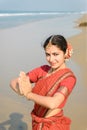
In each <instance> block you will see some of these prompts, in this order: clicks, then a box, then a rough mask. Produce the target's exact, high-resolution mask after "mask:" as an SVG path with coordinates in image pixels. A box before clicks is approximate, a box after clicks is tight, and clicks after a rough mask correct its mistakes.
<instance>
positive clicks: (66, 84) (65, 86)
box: [58, 77, 76, 108]
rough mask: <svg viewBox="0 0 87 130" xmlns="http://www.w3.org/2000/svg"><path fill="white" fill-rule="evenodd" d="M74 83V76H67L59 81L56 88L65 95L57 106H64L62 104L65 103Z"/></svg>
mask: <svg viewBox="0 0 87 130" xmlns="http://www.w3.org/2000/svg"><path fill="white" fill-rule="evenodd" d="M75 84H76V78H75V77H68V78H66V79H64V80H63V81H62V82H61V83H60V87H59V89H58V92H59V93H61V94H62V95H63V96H64V97H65V99H64V101H63V102H62V103H61V104H60V105H59V106H58V108H63V107H64V105H65V104H66V100H67V97H68V95H69V94H70V93H71V92H72V90H73V88H74V86H75Z"/></svg>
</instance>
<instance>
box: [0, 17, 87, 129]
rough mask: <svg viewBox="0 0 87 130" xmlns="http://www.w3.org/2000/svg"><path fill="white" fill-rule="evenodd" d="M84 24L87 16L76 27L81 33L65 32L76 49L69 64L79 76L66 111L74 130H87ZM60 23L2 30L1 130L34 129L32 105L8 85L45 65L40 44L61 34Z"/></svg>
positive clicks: (86, 55)
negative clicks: (25, 73) (12, 80)
mask: <svg viewBox="0 0 87 130" xmlns="http://www.w3.org/2000/svg"><path fill="white" fill-rule="evenodd" d="M83 22H87V14H85V15H82V16H81V17H80V18H79V19H76V21H75V26H74V27H73V28H75V29H77V30H78V31H79V32H78V33H77V34H75V35H73V36H68V35H67V34H66V33H65V34H66V35H65V36H66V37H67V40H68V41H69V42H70V43H71V44H72V46H73V49H74V53H73V56H72V58H71V60H70V61H67V64H68V65H69V67H70V68H71V69H72V70H73V71H74V73H75V74H76V77H77V84H76V86H75V89H74V90H73V92H72V94H71V95H70V98H69V100H68V102H67V104H66V106H65V108H64V113H65V115H66V116H68V117H70V118H71V120H72V124H71V130H87V103H86V99H87V86H86V77H87V74H86V70H87V26H79V24H80V23H83ZM55 23H56V25H55V26H53V24H55ZM57 24H58V19H57V18H55V19H52V20H49V19H48V20H43V21H38V22H35V23H29V24H25V25H22V26H18V27H14V28H9V29H2V30H0V45H1V49H0V59H1V70H0V71H1V74H0V77H1V79H0V80H1V83H0V91H1V93H0V103H1V105H0V106H1V107H0V130H31V115H30V112H31V110H32V108H33V103H32V102H31V101H30V102H29V101H27V100H26V99H25V98H24V97H21V96H19V95H17V94H16V93H14V92H13V91H12V90H11V88H10V86H9V84H10V80H11V79H13V78H15V77H17V76H18V74H19V72H20V71H21V70H23V71H25V72H27V71H28V70H29V69H32V68H34V67H36V66H38V65H42V64H45V63H46V61H45V57H44V53H43V48H41V44H42V43H43V41H44V39H46V38H47V37H48V36H49V35H51V34H57V33H61V31H59V32H58V30H57ZM60 30H61V28H60ZM38 43H40V44H38ZM39 59H40V60H39Z"/></svg>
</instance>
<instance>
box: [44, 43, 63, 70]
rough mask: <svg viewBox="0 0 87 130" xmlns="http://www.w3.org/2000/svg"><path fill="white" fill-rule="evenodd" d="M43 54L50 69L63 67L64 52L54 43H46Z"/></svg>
mask: <svg viewBox="0 0 87 130" xmlns="http://www.w3.org/2000/svg"><path fill="white" fill-rule="evenodd" d="M45 54H46V59H47V61H48V63H49V64H50V66H51V67H52V69H61V68H65V54H64V52H63V51H62V50H60V48H58V47H57V46H56V45H52V44H48V45H47V46H46V48H45Z"/></svg>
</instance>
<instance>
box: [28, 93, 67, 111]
mask: <svg viewBox="0 0 87 130" xmlns="http://www.w3.org/2000/svg"><path fill="white" fill-rule="evenodd" d="M27 99H30V100H32V101H34V102H35V103H37V104H39V105H42V106H44V107H47V108H49V109H55V108H57V107H58V106H59V105H60V104H61V103H62V102H63V101H64V99H65V97H64V95H62V94H61V93H58V92H57V93H56V94H55V95H54V96H53V97H50V96H41V95H37V94H35V93H32V92H30V93H28V94H27Z"/></svg>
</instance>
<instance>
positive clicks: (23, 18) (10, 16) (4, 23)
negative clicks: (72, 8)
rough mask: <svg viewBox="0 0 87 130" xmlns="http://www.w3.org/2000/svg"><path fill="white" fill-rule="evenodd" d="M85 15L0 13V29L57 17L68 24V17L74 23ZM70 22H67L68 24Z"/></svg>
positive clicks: (69, 13)
mask: <svg viewBox="0 0 87 130" xmlns="http://www.w3.org/2000/svg"><path fill="white" fill-rule="evenodd" d="M83 13H85V12H52V11H51V12H50V11H49V12H46V11H42V12H40V11H38V12H37V11H36V12H35V11H32V12H28V11H0V29H5V28H11V27H15V26H19V25H23V24H26V23H29V22H35V21H39V20H45V19H51V18H56V17H59V18H60V17H61V18H62V21H61V22H66V21H65V19H67V17H69V21H73V20H74V19H76V17H77V18H78V17H79V16H80V15H81V14H83ZM63 19H64V20H63ZM70 19H72V20H70ZM69 21H67V24H68V22H69Z"/></svg>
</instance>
